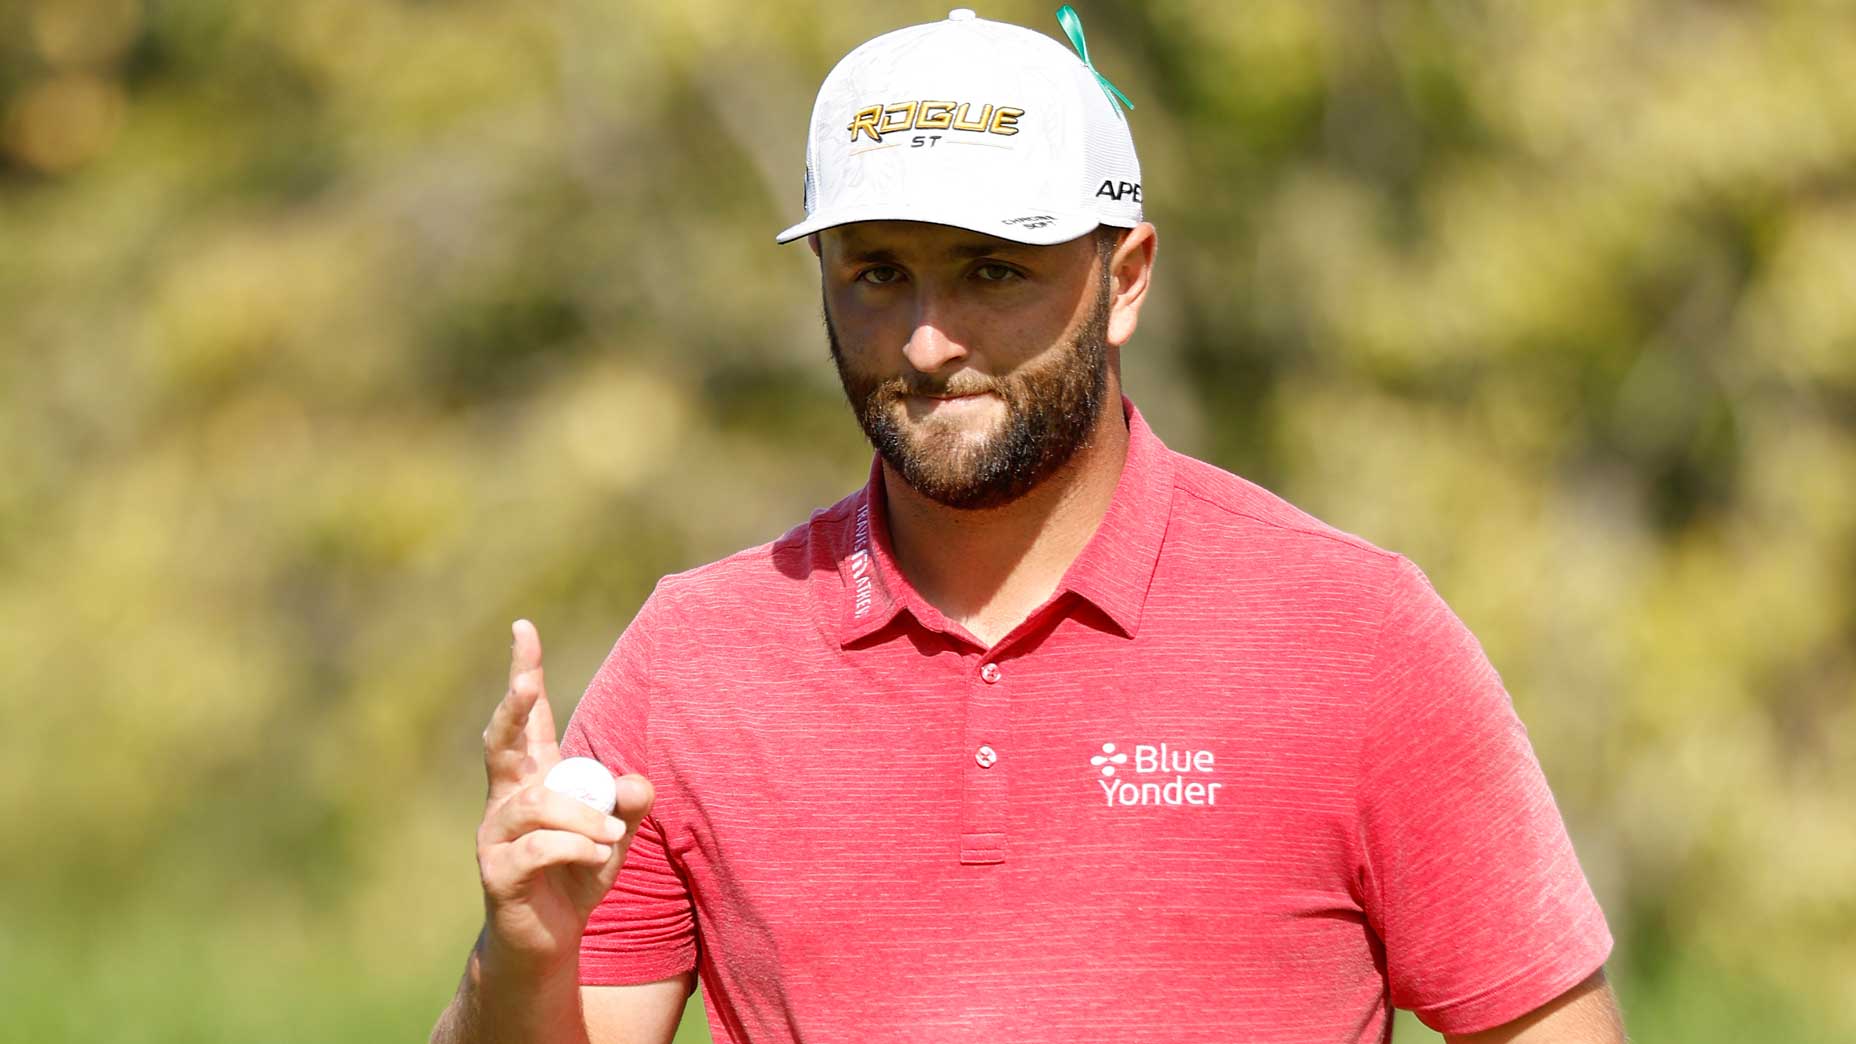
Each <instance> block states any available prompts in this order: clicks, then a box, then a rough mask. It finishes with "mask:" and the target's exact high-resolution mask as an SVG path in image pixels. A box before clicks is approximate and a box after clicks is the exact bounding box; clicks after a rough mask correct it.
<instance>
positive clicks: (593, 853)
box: [483, 830, 613, 898]
mask: <svg viewBox="0 0 1856 1044" xmlns="http://www.w3.org/2000/svg"><path fill="white" fill-rule="evenodd" d="M612 857H613V850H612V846H611V845H607V844H602V843H600V842H598V841H594V840H593V839H592V838H590V837H587V836H586V835H584V834H576V833H574V832H572V831H570V830H535V831H531V832H529V833H527V834H523V835H522V836H521V837H519V838H517V839H515V840H514V841H511V842H509V843H508V844H505V845H498V846H496V847H495V848H493V849H491V850H490V852H489V854H488V858H486V859H485V861H484V866H483V884H484V888H485V889H486V890H487V891H489V892H491V893H492V894H494V895H497V896H498V897H499V898H501V897H506V896H507V895H508V894H509V893H511V892H513V891H515V890H517V888H518V887H519V886H520V885H521V884H522V883H523V882H525V881H527V880H529V879H530V878H533V877H534V876H535V875H537V874H539V873H541V872H542V871H543V870H547V869H548V868H550V867H555V866H583V867H587V868H589V869H593V870H598V869H601V868H603V867H605V866H606V865H607V863H609V862H610V861H611V860H612Z"/></svg>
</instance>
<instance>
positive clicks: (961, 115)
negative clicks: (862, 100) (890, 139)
mask: <svg viewBox="0 0 1856 1044" xmlns="http://www.w3.org/2000/svg"><path fill="white" fill-rule="evenodd" d="M1024 114H1025V110H1023V109H1020V108H1017V107H1016V106H1011V105H982V106H980V109H979V117H978V118H977V119H976V118H974V116H973V103H972V102H951V101H929V100H926V99H924V100H921V101H899V102H890V103H888V104H887V105H870V106H866V107H864V108H862V109H858V110H857V114H856V115H855V116H853V117H851V123H850V126H848V127H846V128H845V129H846V130H848V131H850V132H851V141H853V142H855V141H856V140H857V136H858V135H860V134H868V135H870V140H871V141H877V142H880V141H882V140H883V135H885V134H897V133H900V132H902V131H906V130H958V131H972V132H973V133H976V134H999V135H1004V136H1006V137H1010V136H1011V135H1014V134H1017V133H1018V118H1019V117H1020V116H1023V115H1024Z"/></svg>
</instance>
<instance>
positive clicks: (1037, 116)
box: [776, 7, 1142, 246]
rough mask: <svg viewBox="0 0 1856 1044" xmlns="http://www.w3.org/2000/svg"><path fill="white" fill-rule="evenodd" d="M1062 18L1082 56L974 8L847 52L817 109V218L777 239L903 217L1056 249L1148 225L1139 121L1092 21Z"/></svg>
mask: <svg viewBox="0 0 1856 1044" xmlns="http://www.w3.org/2000/svg"><path fill="white" fill-rule="evenodd" d="M1058 17H1059V20H1060V21H1062V22H1063V25H1064V29H1065V31H1066V32H1067V33H1069V34H1070V37H1071V40H1072V41H1073V42H1074V43H1075V45H1076V47H1077V50H1078V51H1079V52H1081V55H1082V57H1079V56H1078V54H1076V53H1072V52H1071V51H1070V50H1068V49H1066V48H1065V47H1064V46H1063V45H1062V44H1060V43H1058V42H1057V41H1056V40H1053V39H1051V38H1050V37H1048V36H1045V35H1043V34H1042V33H1037V32H1033V31H1031V30H1030V29H1025V28H1023V27H1020V26H1016V25H1009V24H1007V23H1004V22H993V21H988V20H986V19H984V18H980V17H978V16H976V15H975V14H974V13H973V12H972V11H969V10H966V9H965V8H962V9H959V10H956V11H953V12H951V13H949V14H948V16H947V19H946V20H945V21H940V22H929V23H927V24H925V25H916V26H910V27H909V28H907V29H898V30H896V31H895V32H892V33H885V34H884V35H882V36H879V37H877V38H876V39H874V40H870V41H868V42H867V43H865V44H863V45H862V46H860V47H858V48H857V49H856V50H854V51H852V52H851V53H850V54H848V55H845V57H844V59H843V60H842V61H840V62H839V63H838V64H837V67H836V68H834V69H832V70H831V74H830V75H829V76H827V77H825V83H824V85H823V86H822V87H820V88H819V92H818V101H817V102H816V103H814V105H813V107H812V130H811V134H810V135H809V136H808V138H807V144H806V194H805V205H806V219H805V220H804V221H801V222H800V223H799V224H797V225H794V226H793V227H791V228H789V229H787V230H786V231H784V232H781V233H780V234H779V236H777V237H776V239H777V240H778V241H779V242H781V243H789V242H791V241H793V240H795V239H799V238H801V237H803V236H806V235H810V234H811V233H813V232H817V231H818V230H820V229H824V228H831V227H832V226H834V225H845V224H849V223H851V222H854V221H882V220H901V221H927V222H933V223H934V224H939V225H953V226H955V227H958V228H965V229H970V230H972V231H975V232H984V233H986V234H988V235H993V236H998V237H1000V238H1001V239H1010V240H1015V241H1017V242H1020V243H1030V244H1036V245H1040V246H1042V245H1048V244H1051V243H1063V242H1067V241H1069V240H1072V239H1075V238H1076V237H1078V236H1080V235H1083V234H1085V233H1087V232H1089V231H1090V230H1092V229H1094V228H1095V227H1096V226H1097V225H1099V224H1100V225H1114V226H1118V227H1121V228H1132V227H1134V226H1135V225H1138V224H1140V222H1141V220H1142V218H1141V165H1140V161H1139V160H1138V159H1136V158H1135V155H1134V139H1133V137H1132V136H1131V135H1130V134H1129V133H1128V122H1127V119H1126V118H1125V117H1124V116H1123V114H1122V111H1121V109H1120V108H1119V107H1118V106H1117V105H1116V103H1115V102H1114V101H1112V100H1111V99H1110V96H1109V92H1110V91H1113V90H1114V87H1113V86H1112V85H1110V84H1109V83H1108V81H1107V80H1106V79H1105V78H1103V77H1102V76H1100V75H1099V74H1098V73H1097V72H1096V71H1095V69H1094V67H1093V66H1091V65H1089V64H1087V55H1088V51H1087V50H1086V49H1085V45H1084V44H1083V40H1082V24H1081V20H1080V19H1078V18H1077V17H1076V15H1075V12H1074V11H1071V10H1070V9H1069V8H1068V7H1065V8H1064V9H1063V10H1061V11H1059V13H1058ZM1115 93H1116V95H1117V96H1120V92H1119V91H1116V92H1115ZM1123 101H1124V102H1125V101H1126V99H1125V98H1123Z"/></svg>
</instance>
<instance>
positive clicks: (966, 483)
mask: <svg viewBox="0 0 1856 1044" xmlns="http://www.w3.org/2000/svg"><path fill="white" fill-rule="evenodd" d="M1108 311H1109V280H1108V270H1107V268H1106V267H1104V268H1103V269H1102V273H1101V278H1100V279H1099V280H1098V282H1097V289H1096V298H1095V302H1094V304H1093V306H1092V307H1091V309H1090V314H1089V316H1088V318H1087V320H1086V321H1085V322H1084V323H1083V324H1082V325H1081V326H1080V327H1079V328H1078V329H1077V330H1076V332H1075V334H1074V335H1072V336H1071V337H1070V338H1069V339H1068V340H1066V341H1065V342H1064V343H1063V344H1062V345H1061V346H1059V348H1058V350H1056V351H1054V352H1046V353H1040V354H1038V355H1037V356H1035V357H1034V359H1033V361H1032V362H1028V363H1025V364H1024V365H1022V366H1019V367H1017V368H1016V369H1013V370H1011V371H1009V372H1006V373H1002V374H982V373H979V372H977V371H974V370H960V371H958V372H956V373H953V374H951V375H948V376H945V377H941V376H936V375H933V374H926V373H922V372H920V371H918V370H916V369H914V368H913V367H910V366H908V365H907V364H906V363H905V364H904V365H903V368H902V372H901V373H900V374H898V375H895V376H890V377H883V376H879V375H876V374H873V373H870V372H869V371H867V370H862V369H858V368H857V366H856V365H855V361H854V360H853V359H851V358H849V357H847V355H846V353H845V351H844V349H843V345H842V344H841V343H840V341H839V339H838V330H837V327H836V325H835V324H833V322H832V320H831V309H830V305H829V303H828V304H827V305H826V308H825V331H826V335H827V336H828V337H829V338H830V340H831V357H832V360H833V361H834V362H835V363H836V364H837V368H838V378H839V380H840V381H841V382H842V383H843V385H844V394H845V397H846V398H847V399H849V400H850V404H851V410H852V412H854V413H856V415H857V422H858V424H860V425H861V426H862V427H863V429H864V434H865V435H866V436H868V437H869V439H870V443H871V445H872V446H874V447H876V451H877V453H878V454H880V455H881V456H882V458H883V460H884V461H885V462H887V463H888V464H889V466H890V467H891V468H892V469H894V470H895V472H896V473H897V474H898V475H900V476H901V477H902V480H903V481H904V482H906V483H908V484H909V486H910V487H911V488H912V489H914V490H915V491H916V492H918V493H920V494H921V495H922V496H925V497H927V498H929V499H930V500H933V501H935V502H937V503H940V504H944V505H946V506H948V507H952V508H962V509H967V510H977V509H983V508H995V507H1000V506H1003V505H1006V504H1010V503H1012V502H1013V501H1015V500H1017V499H1019V498H1020V497H1022V496H1024V495H1025V494H1026V493H1028V492H1030V491H1031V490H1032V489H1033V488H1035V487H1036V486H1037V485H1038V484H1039V483H1041V482H1043V481H1044V480H1045V479H1047V478H1049V477H1050V476H1051V475H1052V474H1053V473H1054V472H1056V471H1057V470H1058V469H1059V468H1061V467H1063V465H1064V464H1065V463H1067V462H1068V461H1069V460H1070V458H1071V457H1073V456H1075V454H1076V451H1077V450H1079V449H1081V448H1082V447H1083V446H1085V445H1087V444H1088V442H1089V437H1090V435H1091V433H1092V432H1093V431H1094V430H1095V425H1096V419H1097V417H1098V416H1099V415H1100V414H1101V411H1102V400H1103V397H1104V396H1105V394H1106V393H1107V387H1108V343H1107V331H1108ZM983 393H990V394H992V395H995V396H997V397H998V399H999V400H1000V401H1001V402H1002V403H1003V406H1004V409H1003V412H1002V413H1000V412H999V411H996V410H995V411H991V415H992V420H991V421H990V422H986V421H984V420H980V419H977V418H976V419H974V421H973V423H966V422H963V421H962V420H961V419H959V418H958V417H946V416H943V415H942V414H940V413H938V412H937V413H933V414H930V415H926V416H923V415H921V414H920V412H919V411H918V410H914V409H912V408H911V406H910V402H911V397H920V396H927V397H931V398H936V399H940V398H947V397H951V396H961V395H978V394H983ZM914 401H915V402H917V403H920V402H921V399H920V398H916V399H915V400H914ZM949 412H950V413H958V412H960V411H949ZM976 425H977V427H976Z"/></svg>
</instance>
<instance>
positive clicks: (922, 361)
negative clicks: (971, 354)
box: [902, 293, 967, 373]
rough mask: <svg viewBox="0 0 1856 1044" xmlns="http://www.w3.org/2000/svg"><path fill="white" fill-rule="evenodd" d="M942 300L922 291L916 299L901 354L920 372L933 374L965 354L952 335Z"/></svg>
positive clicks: (955, 337)
mask: <svg viewBox="0 0 1856 1044" xmlns="http://www.w3.org/2000/svg"><path fill="white" fill-rule="evenodd" d="M948 318H949V317H948V310H947V308H946V307H945V304H944V302H941V301H939V300H937V299H936V298H935V297H934V295H932V294H927V293H924V294H922V295H921V296H920V297H919V298H917V300H916V306H915V327H914V329H913V330H911V331H910V332H909V342H908V344H907V345H905V346H904V347H903V349H902V354H903V356H904V357H905V358H907V359H908V360H909V365H910V366H913V367H914V368H915V369H916V370H918V371H920V372H922V373H934V372H935V371H937V370H941V369H944V368H946V367H947V366H949V365H950V364H953V363H956V362H958V361H960V360H961V359H964V358H966V357H967V348H966V345H964V344H963V343H961V340H960V339H959V338H958V337H957V336H955V335H954V334H953V333H952V332H951V330H952V327H951V326H950V324H949V322H948Z"/></svg>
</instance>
